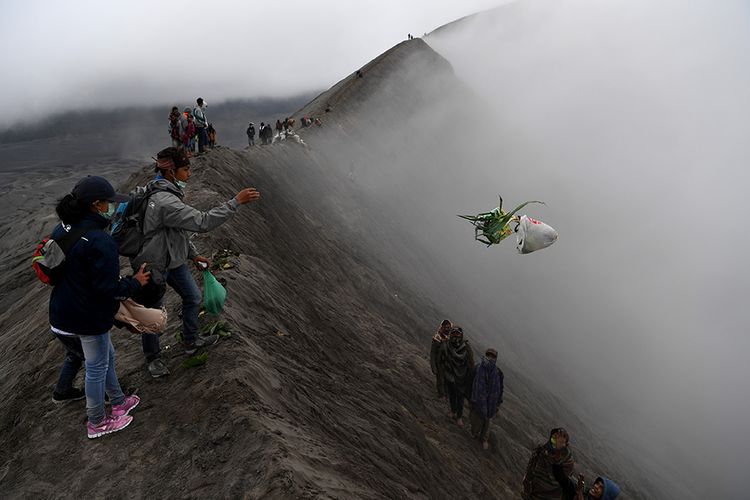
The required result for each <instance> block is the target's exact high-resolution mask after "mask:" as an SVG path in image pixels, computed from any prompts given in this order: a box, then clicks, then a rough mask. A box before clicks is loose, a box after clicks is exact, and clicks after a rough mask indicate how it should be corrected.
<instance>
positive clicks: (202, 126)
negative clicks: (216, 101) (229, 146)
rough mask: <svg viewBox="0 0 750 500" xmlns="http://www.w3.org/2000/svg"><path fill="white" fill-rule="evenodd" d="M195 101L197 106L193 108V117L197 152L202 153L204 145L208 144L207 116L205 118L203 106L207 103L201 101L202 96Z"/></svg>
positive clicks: (204, 148)
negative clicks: (196, 135) (196, 134)
mask: <svg viewBox="0 0 750 500" xmlns="http://www.w3.org/2000/svg"><path fill="white" fill-rule="evenodd" d="M195 102H196V103H198V106H196V107H195V108H194V109H193V118H194V119H195V129H196V132H197V133H198V152H199V153H203V152H204V151H205V150H206V146H208V132H207V131H206V129H207V127H208V118H206V112H205V108H206V107H207V106H208V105H207V104H206V103H205V102H204V101H203V98H202V97H199V98H198V99H196V101H195Z"/></svg>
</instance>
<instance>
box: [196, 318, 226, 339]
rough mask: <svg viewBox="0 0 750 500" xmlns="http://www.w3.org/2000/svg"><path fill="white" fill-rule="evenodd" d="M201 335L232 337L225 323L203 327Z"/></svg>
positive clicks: (219, 322) (218, 322)
mask: <svg viewBox="0 0 750 500" xmlns="http://www.w3.org/2000/svg"><path fill="white" fill-rule="evenodd" d="M201 333H203V335H218V336H219V337H231V336H232V331H231V330H230V329H229V325H228V324H227V323H226V322H225V321H217V322H215V323H209V324H206V325H203V327H202V328H201Z"/></svg>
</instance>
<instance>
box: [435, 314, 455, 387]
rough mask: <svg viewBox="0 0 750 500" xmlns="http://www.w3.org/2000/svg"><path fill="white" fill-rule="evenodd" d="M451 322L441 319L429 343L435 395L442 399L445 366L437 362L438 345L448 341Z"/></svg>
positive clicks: (451, 326)
mask: <svg viewBox="0 0 750 500" xmlns="http://www.w3.org/2000/svg"><path fill="white" fill-rule="evenodd" d="M451 328H453V324H452V323H451V322H450V320H447V319H445V320H443V322H442V323H440V327H439V328H438V330H437V332H435V335H433V336H432V343H431V345H430V368H431V369H432V374H433V375H435V387H436V388H437V395H438V397H439V398H440V399H443V398H444V397H445V395H446V389H445V367H444V365H440V364H438V355H439V354H440V347H441V346H442V344H443V343H445V342H448V335H449V334H450V331H451Z"/></svg>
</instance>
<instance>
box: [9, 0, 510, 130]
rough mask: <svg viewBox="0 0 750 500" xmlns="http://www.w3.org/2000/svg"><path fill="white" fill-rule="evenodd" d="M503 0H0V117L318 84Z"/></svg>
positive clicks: (250, 94)
mask: <svg viewBox="0 0 750 500" xmlns="http://www.w3.org/2000/svg"><path fill="white" fill-rule="evenodd" d="M502 3H504V1H503V0H463V1H461V2H456V1H453V0H439V1H435V0H410V1H408V2H404V1H398V0H357V1H356V2H354V1H346V0H316V1H307V0H284V1H283V2H270V1H267V2H259V1H229V0H223V1H211V2H206V1H200V2H198V1H195V0H178V1H174V0H168V1H159V2H151V1H145V0H129V1H127V2H124V1H111V2H109V1H108V2H100V1H84V0H72V1H67V2H55V1H52V0H48V1H41V0H4V1H3V2H2V4H0V5H2V7H0V9H2V10H1V11H0V14H1V15H0V43H1V46H2V47H4V49H3V51H2V53H0V67H2V68H3V77H2V78H1V79H0V90H2V95H4V96H5V104H4V105H3V113H2V115H1V116H0V128H3V127H6V126H7V125H8V124H11V123H14V122H16V121H19V120H23V121H30V120H35V119H37V118H39V117H43V116H45V115H47V114H49V113H50V112H56V111H61V110H68V109H84V108H98V107H118V106H123V105H132V104H146V105H148V104H164V103H171V102H192V101H193V100H194V99H195V98H196V97H198V96H202V97H204V98H205V99H206V100H207V101H208V102H217V101H220V100H224V99H231V98H254V97H264V96H285V95H290V94H294V93H299V92H304V91H309V90H317V89H321V90H324V89H326V88H328V87H329V86H330V85H331V84H333V83H335V82H336V81H338V80H339V79H341V78H342V77H343V76H345V75H347V74H349V73H351V72H352V71H353V70H355V69H356V68H357V67H359V66H361V65H363V64H365V63H367V62H369V61H370V60H371V59H372V58H374V57H376V56H377V55H379V54H380V53H382V52H383V51H385V50H387V49H389V48H390V47H392V46H393V45H395V44H396V43H397V42H399V41H400V40H402V39H405V38H406V35H407V33H412V34H419V35H421V34H423V33H425V32H429V31H431V30H433V29H435V28H437V27H438V26H440V25H442V24H445V23H447V22H450V21H453V20H455V19H457V18H460V17H462V16H465V15H468V14H472V13H474V12H477V11H480V10H484V9H487V8H491V7H493V6H496V5H499V4H502Z"/></svg>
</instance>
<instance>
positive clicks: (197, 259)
mask: <svg viewBox="0 0 750 500" xmlns="http://www.w3.org/2000/svg"><path fill="white" fill-rule="evenodd" d="M156 159H157V164H156V171H157V172H158V175H157V176H156V179H154V180H153V181H151V182H150V183H149V185H148V186H147V189H148V190H151V192H152V194H151V195H150V197H149V200H148V204H147V208H146V212H145V214H144V217H143V246H142V249H141V251H140V253H139V254H138V255H137V256H136V257H135V258H134V259H133V260H132V261H131V265H132V266H133V269H137V268H138V267H139V266H141V265H142V264H143V263H148V264H149V267H150V269H151V273H152V274H151V283H149V285H148V286H146V287H144V289H143V290H141V291H140V292H139V294H138V295H137V296H136V297H134V298H133V300H135V301H136V302H138V303H139V304H142V305H144V306H146V307H150V308H159V307H161V305H162V303H163V300H164V294H165V292H166V286H167V285H169V286H170V287H172V288H173V289H174V290H175V291H176V292H177V294H178V295H179V296H180V298H181V299H182V343H183V347H184V349H185V353H186V354H188V355H192V354H194V353H195V352H196V350H197V349H198V348H201V347H206V346H210V345H213V344H215V343H216V342H217V341H218V336H217V335H210V336H208V337H199V336H198V313H199V312H200V305H201V300H202V297H201V291H200V289H199V288H198V285H197V284H196V283H195V280H194V279H193V275H192V274H191V273H190V269H188V265H187V262H188V261H193V262H194V263H195V265H196V266H199V265H200V264H201V263H205V264H208V259H206V258H205V257H202V256H200V255H198V253H197V251H196V249H195V247H194V246H193V245H192V243H191V242H190V240H189V233H191V232H195V233H205V232H208V231H211V230H213V229H216V228H217V227H219V226H220V225H222V224H223V223H225V222H226V221H228V220H229V219H230V218H231V217H232V216H233V215H234V214H235V213H236V212H237V208H238V207H239V206H240V205H244V204H246V203H250V202H251V201H255V200H258V199H259V198H260V193H259V192H258V191H257V190H256V189H255V188H245V189H242V190H240V192H238V193H237V195H236V196H235V197H234V198H232V199H231V200H229V201H227V202H225V203H222V204H221V205H219V206H217V207H215V208H212V209H211V210H209V211H208V212H202V211H200V210H198V209H196V208H193V207H191V206H190V205H187V204H186V203H185V202H184V201H183V198H184V196H185V192H184V189H185V187H186V186H187V182H188V180H189V179H190V176H191V173H190V160H189V159H188V158H187V156H186V155H185V153H184V152H182V151H180V150H178V149H175V148H166V149H163V150H161V151H159V153H158V154H157V157H156ZM141 340H142V342H143V353H144V354H145V356H146V363H147V367H148V371H149V373H150V374H151V376H153V377H162V376H165V375H168V374H169V369H168V368H167V366H166V365H165V364H164V362H163V361H162V359H161V348H160V346H159V335H158V334H156V333H148V332H147V333H143V334H142V335H141Z"/></svg>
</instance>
